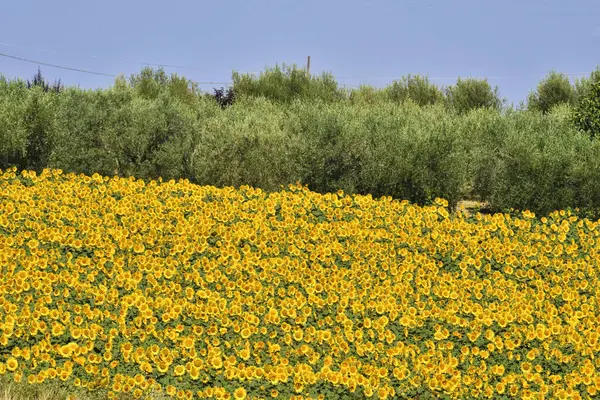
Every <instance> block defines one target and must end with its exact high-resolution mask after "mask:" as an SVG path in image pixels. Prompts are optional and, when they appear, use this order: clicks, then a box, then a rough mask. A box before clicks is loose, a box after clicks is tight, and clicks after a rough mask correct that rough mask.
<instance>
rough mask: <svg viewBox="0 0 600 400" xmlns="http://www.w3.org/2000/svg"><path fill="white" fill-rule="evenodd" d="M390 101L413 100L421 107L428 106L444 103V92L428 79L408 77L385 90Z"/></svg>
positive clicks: (415, 76)
mask: <svg viewBox="0 0 600 400" xmlns="http://www.w3.org/2000/svg"><path fill="white" fill-rule="evenodd" d="M384 92H385V94H386V95H387V97H388V99H389V100H392V101H394V102H397V103H401V102H404V101H406V100H409V99H410V100H412V101H413V102H415V103H416V104H418V105H420V106H426V105H431V104H436V103H441V102H443V101H444V94H443V92H442V91H441V90H440V89H439V88H438V87H437V86H436V85H434V84H432V83H430V82H429V79H428V78H427V77H421V76H419V75H408V76H405V77H403V78H402V79H401V80H400V81H394V82H392V84H391V85H390V86H388V87H386V88H385V89H384Z"/></svg>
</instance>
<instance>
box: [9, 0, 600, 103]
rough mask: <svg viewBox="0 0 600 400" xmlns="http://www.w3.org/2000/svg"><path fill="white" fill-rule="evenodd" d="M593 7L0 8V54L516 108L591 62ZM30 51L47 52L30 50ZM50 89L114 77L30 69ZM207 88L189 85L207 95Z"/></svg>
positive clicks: (283, 4)
mask: <svg viewBox="0 0 600 400" xmlns="http://www.w3.org/2000/svg"><path fill="white" fill-rule="evenodd" d="M598 17H600V2H599V1H598V0H569V1H565V0H498V1H489V0H419V1H417V0H413V1H408V0H343V1H341V0H301V1H291V0H226V1H210V2H209V1H191V0H189V1H183V0H172V1H170V2H167V1H156V0H146V1H137V0H136V1H134V0H120V1H115V0H105V1H97V0H96V1H93V0H92V1H80V0H56V1H42V0H37V1H32V0H19V1H7V2H5V3H4V4H3V5H2V11H1V13H0V42H1V43H4V44H11V45H19V46H23V47H15V46H6V45H4V44H3V45H0V52H2V53H6V54H10V55H13V56H17V57H22V58H28V59H33V60H38V61H43V62H47V63H52V64H58V65H62V66H67V67H73V68H81V69H87V70H91V71H97V72H103V73H108V74H115V75H116V74H118V73H124V74H125V75H126V76H127V77H128V76H129V75H130V74H132V73H136V72H139V71H140V70H141V68H142V65H140V64H135V63H124V62H120V61H117V60H111V59H98V58H90V57H86V56H97V57H107V58H121V59H124V60H128V61H137V62H142V63H156V64H176V65H184V66H191V67H194V68H196V69H182V68H165V70H166V71H167V72H169V73H170V72H176V73H178V74H179V75H183V76H186V77H188V78H189V79H192V80H195V81H218V82H227V81H229V80H230V78H231V71H232V70H234V69H235V70H238V71H241V72H260V71H262V70H264V68H265V66H273V65H275V64H276V63H280V64H281V63H286V64H291V63H296V64H298V65H303V64H305V62H306V56H307V55H310V56H311V72H312V73H320V72H321V71H329V72H332V73H333V74H334V76H335V77H337V78H338V81H339V82H340V83H341V84H345V85H354V86H357V85H358V84H360V83H364V84H372V85H375V86H382V85H385V84H386V83H389V82H391V80H392V79H393V78H395V77H400V76H402V75H405V74H408V73H413V74H423V75H428V76H429V77H430V78H445V79H439V80H438V79H434V81H435V82H436V83H438V84H441V85H447V84H451V83H453V82H455V81H456V77H458V76H459V75H460V76H463V77H467V76H478V77H479V76H484V77H488V78H489V81H490V83H492V84H494V85H498V86H499V87H500V93H501V95H503V96H504V97H506V98H508V99H509V101H511V102H515V103H517V102H518V101H520V100H524V99H525V98H526V95H527V93H528V92H529V91H530V90H531V89H533V88H535V86H536V85H537V83H538V82H539V80H540V79H541V78H542V77H543V76H544V75H546V74H547V73H548V72H549V71H550V70H552V69H555V70H557V71H559V72H565V73H580V72H589V71H592V70H594V69H595V68H596V66H597V65H598V64H600V18H598ZM37 49H51V50H56V52H53V51H40V50H37ZM36 70H37V65H36V64H30V63H26V62H23V61H17V60H13V59H8V58H5V57H0V73H2V74H3V75H5V76H7V77H10V78H12V77H22V78H31V76H32V75H33V74H34V73H35V71H36ZM42 72H43V74H44V75H45V76H46V77H47V78H49V79H50V80H51V81H53V80H54V79H57V78H60V79H61V80H62V81H63V82H64V83H65V84H66V85H80V86H81V87H83V88H98V87H108V86H110V85H112V83H113V81H114V79H113V78H110V77H104V76H95V75H89V74H84V73H80V72H74V71H67V70H60V69H55V68H51V67H45V66H42ZM214 86H221V85H201V88H202V89H205V90H210V89H211V88H212V87H214Z"/></svg>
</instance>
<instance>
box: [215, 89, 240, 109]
mask: <svg viewBox="0 0 600 400" xmlns="http://www.w3.org/2000/svg"><path fill="white" fill-rule="evenodd" d="M212 97H213V98H214V99H215V101H216V102H217V104H218V105H219V106H220V107H221V108H226V107H231V106H232V105H233V103H234V102H235V91H234V90H233V88H228V89H227V91H225V89H224V88H221V89H215V90H214V95H213V96H212Z"/></svg>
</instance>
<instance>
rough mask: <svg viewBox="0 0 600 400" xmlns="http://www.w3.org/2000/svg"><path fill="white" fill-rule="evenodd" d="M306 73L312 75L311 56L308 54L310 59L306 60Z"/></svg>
mask: <svg viewBox="0 0 600 400" xmlns="http://www.w3.org/2000/svg"><path fill="white" fill-rule="evenodd" d="M306 75H308V76H310V56H308V60H307V61H306Z"/></svg>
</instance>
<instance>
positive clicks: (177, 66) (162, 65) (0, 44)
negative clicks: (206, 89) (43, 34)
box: [0, 42, 202, 71]
mask: <svg viewBox="0 0 600 400" xmlns="http://www.w3.org/2000/svg"><path fill="white" fill-rule="evenodd" d="M0 46H8V47H18V48H21V49H29V50H35V51H45V52H51V53H58V54H69V55H74V56H80V57H87V58H93V59H96V60H113V61H118V62H120V63H126V64H138V65H148V66H154V67H167V68H181V69H193V70H197V71H201V70H202V69H201V68H198V67H190V66H187V65H174V64H154V63H147V62H141V61H130V60H124V59H122V58H119V57H100V56H94V55H88V54H83V53H71V52H64V51H58V50H53V49H40V48H36V47H28V46H21V45H19V44H11V43H2V42H0Z"/></svg>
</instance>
